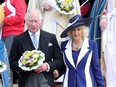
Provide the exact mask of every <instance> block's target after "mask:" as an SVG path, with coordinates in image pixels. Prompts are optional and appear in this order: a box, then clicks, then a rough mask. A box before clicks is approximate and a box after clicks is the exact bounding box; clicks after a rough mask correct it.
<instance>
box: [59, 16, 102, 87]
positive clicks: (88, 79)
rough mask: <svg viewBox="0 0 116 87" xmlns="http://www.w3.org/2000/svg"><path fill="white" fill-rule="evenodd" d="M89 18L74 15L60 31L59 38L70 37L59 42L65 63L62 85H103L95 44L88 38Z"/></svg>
mask: <svg viewBox="0 0 116 87" xmlns="http://www.w3.org/2000/svg"><path fill="white" fill-rule="evenodd" d="M91 20H92V19H91V18H83V17H82V16H80V15H75V16H73V17H72V18H71V19H70V20H69V25H68V26H67V28H66V29H65V30H64V31H63V32H62V33H61V38H64V37H67V36H68V37H70V39H69V40H67V41H63V42H62V43H61V50H62V53H63V56H64V63H65V65H66V71H65V74H64V81H63V87H104V80H103V77H102V73H101V69H100V65H99V58H98V50H97V44H96V41H94V40H91V39H89V38H88V31H89V30H88V26H89V25H90V23H91ZM64 70H65V69H64ZM60 72H62V71H59V73H60Z"/></svg>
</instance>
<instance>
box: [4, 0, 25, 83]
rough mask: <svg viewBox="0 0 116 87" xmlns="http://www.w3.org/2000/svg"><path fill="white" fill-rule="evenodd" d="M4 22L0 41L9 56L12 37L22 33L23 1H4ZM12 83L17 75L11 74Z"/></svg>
mask: <svg viewBox="0 0 116 87" xmlns="http://www.w3.org/2000/svg"><path fill="white" fill-rule="evenodd" d="M2 6H3V8H4V14H5V17H4V20H3V26H2V41H3V42H4V44H5V46H6V49H7V54H8V56H9V54H10V49H11V45H12V41H13V38H14V36H16V35H19V34H20V33H22V32H23V31H24V17H25V13H26V4H25V0H17V1H15V0H4V3H3V4H2ZM13 78H14V79H13V81H14V82H15V79H17V73H16V72H13Z"/></svg>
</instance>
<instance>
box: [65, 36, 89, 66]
mask: <svg viewBox="0 0 116 87" xmlns="http://www.w3.org/2000/svg"><path fill="white" fill-rule="evenodd" d="M71 43H72V40H69V41H68V42H67V45H66V50H65V54H66V57H67V59H68V60H69V62H70V63H71V65H72V66H73V67H74V68H76V67H77V65H78V64H79V62H80V61H81V60H82V58H83V57H84V56H85V54H86V53H87V52H88V51H89V49H88V47H89V40H88V38H85V39H84V42H83V46H82V48H81V51H80V53H79V56H78V60H77V64H76V67H75V64H74V61H73V57H72V47H71Z"/></svg>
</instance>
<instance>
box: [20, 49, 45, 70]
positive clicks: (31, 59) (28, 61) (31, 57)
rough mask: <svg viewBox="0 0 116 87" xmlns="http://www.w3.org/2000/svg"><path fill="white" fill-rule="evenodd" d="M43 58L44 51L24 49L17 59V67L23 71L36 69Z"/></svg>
mask: <svg viewBox="0 0 116 87" xmlns="http://www.w3.org/2000/svg"><path fill="white" fill-rule="evenodd" d="M44 60H45V57H44V53H43V52H41V51H39V50H32V51H25V52H24V53H23V55H22V56H21V58H20V59H19V61H18V63H19V67H20V68H21V69H22V70H25V71H31V70H34V69H37V68H38V67H39V66H40V65H41V64H42V63H43V61H44Z"/></svg>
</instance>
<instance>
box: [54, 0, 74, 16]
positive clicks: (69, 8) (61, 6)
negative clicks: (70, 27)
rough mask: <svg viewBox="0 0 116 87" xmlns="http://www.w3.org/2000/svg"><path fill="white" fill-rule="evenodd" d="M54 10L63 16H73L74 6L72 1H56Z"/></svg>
mask: <svg viewBox="0 0 116 87" xmlns="http://www.w3.org/2000/svg"><path fill="white" fill-rule="evenodd" d="M55 7H56V9H57V10H58V11H59V12H60V13H62V14H65V15H69V14H73V13H74V11H75V10H76V5H75V2H74V0H56V4H55Z"/></svg>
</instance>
